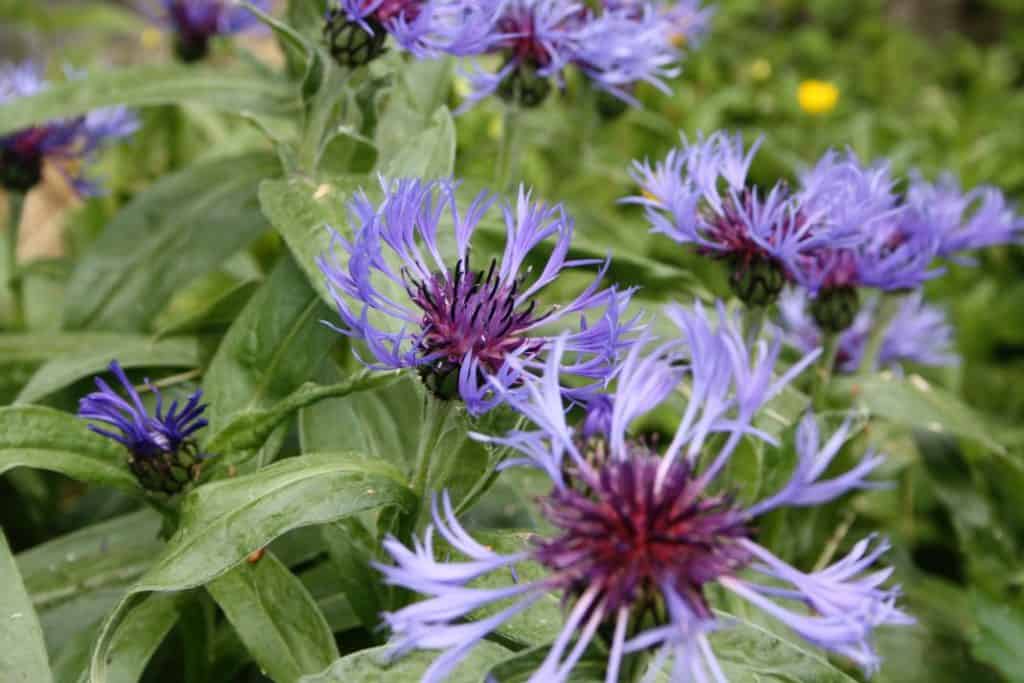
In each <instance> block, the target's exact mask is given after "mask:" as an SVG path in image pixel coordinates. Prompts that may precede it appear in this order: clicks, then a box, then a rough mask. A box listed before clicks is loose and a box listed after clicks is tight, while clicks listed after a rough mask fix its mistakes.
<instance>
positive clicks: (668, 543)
mask: <svg viewBox="0 0 1024 683" xmlns="http://www.w3.org/2000/svg"><path fill="white" fill-rule="evenodd" d="M637 448H644V447H642V446H637ZM644 450H645V451H646V450H647V449H646V448H644ZM661 462H662V460H661V459H660V458H659V457H657V456H654V455H646V454H643V453H642V452H641V453H640V454H635V455H632V456H631V457H630V459H628V460H618V459H609V460H608V461H607V462H605V463H604V464H603V465H601V466H600V468H599V469H598V470H597V474H596V476H593V477H590V479H592V481H586V482H582V481H581V482H577V483H578V484H579V485H570V486H567V487H566V488H565V489H562V490H558V489H556V490H555V491H554V492H553V493H552V494H551V495H549V496H548V497H547V498H546V499H544V500H543V501H542V507H543V510H544V513H545V516H546V517H547V518H548V520H549V521H551V522H552V523H553V524H554V525H555V526H556V527H558V528H559V529H560V530H561V533H560V534H559V535H558V536H556V537H555V538H554V539H552V540H549V541H542V542H541V543H540V544H539V545H538V547H537V549H536V550H535V553H534V555H535V559H536V560H537V561H538V562H540V563H541V564H543V565H545V566H546V567H548V568H549V569H550V570H551V571H552V572H553V573H554V575H555V576H556V577H558V579H559V580H560V581H561V583H562V584H563V587H564V588H566V589H567V590H568V591H569V592H570V593H575V594H579V593H582V592H583V591H585V590H587V589H588V588H592V587H594V586H597V587H598V588H599V592H600V595H601V598H600V602H599V603H596V604H602V605H603V608H604V610H605V612H606V613H609V614H612V613H614V612H615V611H616V610H617V609H618V608H620V607H622V606H630V607H636V606H639V607H641V608H644V607H647V608H652V609H656V608H657V602H656V601H657V597H658V596H659V595H661V594H662V593H663V592H664V590H665V589H672V590H674V591H675V592H676V593H677V594H678V595H679V596H680V597H681V598H682V599H683V600H685V601H686V602H687V604H688V605H689V606H690V608H691V609H692V610H693V611H694V613H696V614H697V615H699V616H701V617H710V609H709V607H708V604H707V601H706V600H705V598H704V594H703V586H704V584H706V583H708V582H710V581H713V580H715V579H716V578H718V577H719V576H721V575H723V574H729V573H732V572H735V571H736V570H738V569H740V568H742V567H744V566H746V565H747V564H748V563H749V562H750V559H751V558H750V555H749V553H748V552H747V551H746V550H744V548H743V547H742V546H741V545H740V543H739V541H740V540H741V539H744V538H747V537H749V536H750V530H749V528H748V527H747V526H746V525H745V523H744V517H743V516H742V513H741V512H740V511H739V510H737V509H736V508H735V507H733V505H732V501H731V499H730V498H728V497H727V496H721V495H717V496H711V495H706V494H705V493H704V491H703V490H701V488H700V486H699V484H698V483H697V482H696V481H695V480H694V478H693V477H692V472H691V471H690V468H689V467H688V466H686V465H684V464H679V463H675V464H673V465H672V466H671V467H670V468H669V470H668V472H667V474H666V476H665V477H664V480H663V481H662V482H661V483H660V485H658V483H657V472H658V467H659V465H660V464H661Z"/></svg>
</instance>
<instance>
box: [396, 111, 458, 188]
mask: <svg viewBox="0 0 1024 683" xmlns="http://www.w3.org/2000/svg"><path fill="white" fill-rule="evenodd" d="M396 106H397V105H396ZM388 112H389V113H390V112H391V108H389V109H388ZM395 118H396V119H397V121H391V119H390V118H388V117H385V118H384V119H382V120H381V123H380V126H384V125H386V124H390V125H392V126H394V127H396V128H399V129H401V127H402V126H405V125H409V124H412V120H411V117H408V116H407V115H406V113H405V112H403V113H402V114H399V115H396V116H395ZM378 130H379V128H378ZM412 130H417V129H415V128H414V129H412ZM379 145H380V153H379V156H378V157H377V170H378V171H379V172H380V173H382V174H383V175H385V176H387V177H390V178H401V177H416V178H446V177H448V176H450V175H451V174H452V172H453V170H454V168H455V122H454V121H452V115H451V112H449V111H448V108H447V107H440V108H439V109H437V110H436V111H435V112H434V113H433V115H432V116H431V117H430V121H429V122H428V125H427V127H426V128H422V129H420V132H418V133H413V134H412V135H411V136H410V131H409V130H406V131H405V136H404V137H402V138H401V143H399V144H396V145H395V146H394V147H393V148H392V147H391V146H389V145H386V144H385V143H383V142H382V143H379Z"/></svg>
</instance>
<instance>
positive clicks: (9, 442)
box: [0, 406, 139, 492]
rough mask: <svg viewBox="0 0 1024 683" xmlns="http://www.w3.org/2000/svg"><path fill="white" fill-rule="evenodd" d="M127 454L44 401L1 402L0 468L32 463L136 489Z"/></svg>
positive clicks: (126, 489)
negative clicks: (38, 403)
mask: <svg viewBox="0 0 1024 683" xmlns="http://www.w3.org/2000/svg"><path fill="white" fill-rule="evenodd" d="M126 460H127V456H126V454H125V451H124V449H123V448H121V447H120V446H119V445H118V444H116V443H115V442H113V441H111V440H110V439H105V438H103V437H102V436H99V435H97V434H93V433H92V432H91V431H89V430H88V429H86V426H85V421H84V420H81V419H79V418H77V417H75V416H74V415H70V414H68V413H64V412H61V411H59V410H53V409H51V408H44V407H42V406H14V407H9V408H0V474H3V473H4V472H6V471H7V470H10V469H12V468H14V467H32V468H35V469H41V470H48V471H50V472H59V473H61V474H64V475H67V476H69V477H71V478H73V479H78V480H79V481H84V482H88V483H90V484H100V485H104V486H112V487H114V488H119V489H123V490H125V491H132V492H137V491H139V486H138V484H137V483H136V481H135V477H133V476H132V474H131V472H129V471H128V467H127V465H126Z"/></svg>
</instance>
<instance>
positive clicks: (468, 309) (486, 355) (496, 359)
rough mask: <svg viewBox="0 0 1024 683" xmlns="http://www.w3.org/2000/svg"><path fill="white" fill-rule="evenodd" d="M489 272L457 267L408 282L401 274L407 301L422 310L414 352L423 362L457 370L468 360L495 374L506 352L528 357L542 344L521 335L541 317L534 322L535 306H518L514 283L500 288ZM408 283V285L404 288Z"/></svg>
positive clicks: (520, 303) (498, 280)
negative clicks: (468, 355) (453, 367)
mask: <svg viewBox="0 0 1024 683" xmlns="http://www.w3.org/2000/svg"><path fill="white" fill-rule="evenodd" d="M496 266H497V263H496V262H495V261H491V265H490V268H488V270H487V271H486V272H485V271H483V270H478V271H475V272H474V271H470V270H468V259H467V263H464V262H463V261H461V260H460V261H459V263H458V264H457V265H456V266H455V272H454V274H452V273H451V272H445V273H437V274H435V275H434V276H433V277H431V278H430V279H429V280H427V281H425V282H414V281H413V280H412V279H411V278H410V277H409V274H408V272H407V271H403V273H404V275H405V279H406V283H407V285H406V287H407V291H408V292H409V296H410V297H411V299H412V301H413V302H414V303H415V304H416V305H417V306H419V307H420V308H421V309H422V310H423V318H422V321H421V323H420V325H421V330H422V332H421V334H420V338H419V347H420V351H421V353H422V355H423V357H424V358H428V359H430V360H437V361H441V362H443V363H446V364H448V365H449V366H458V365H460V364H461V362H462V360H463V359H464V358H465V356H466V355H467V354H470V355H472V356H473V357H474V358H475V359H476V360H477V361H479V362H480V364H481V365H482V367H483V369H486V370H487V371H488V372H492V373H494V372H497V371H498V370H499V369H500V368H501V367H502V365H503V364H504V362H505V357H506V356H507V355H508V354H510V353H512V352H517V351H519V352H523V353H526V354H527V355H531V354H533V353H536V352H537V351H539V350H540V348H541V346H542V345H543V342H541V341H539V340H532V339H530V337H528V336H527V331H528V330H529V329H530V328H531V327H533V326H534V325H536V324H537V323H538V322H539V321H540V320H542V319H543V317H544V316H539V317H537V316H534V314H533V313H534V309H535V308H536V302H535V301H532V300H530V301H529V302H525V301H519V299H520V297H519V295H518V292H519V285H520V280H518V279H517V280H513V281H512V284H511V285H509V284H507V283H503V282H502V280H501V278H500V277H499V276H498V274H497V273H496V272H495V268H496ZM410 283H411V284H410Z"/></svg>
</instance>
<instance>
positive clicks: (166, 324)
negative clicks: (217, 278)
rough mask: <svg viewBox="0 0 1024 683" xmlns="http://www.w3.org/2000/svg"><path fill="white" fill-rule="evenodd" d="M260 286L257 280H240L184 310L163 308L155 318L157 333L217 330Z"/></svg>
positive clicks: (236, 314)
mask: <svg viewBox="0 0 1024 683" xmlns="http://www.w3.org/2000/svg"><path fill="white" fill-rule="evenodd" d="M259 286H260V282H259V281H258V280H243V281H241V282H237V283H235V284H234V285H231V286H230V287H228V288H227V289H223V290H221V291H219V292H217V293H216V294H213V295H208V296H206V297H205V298H204V299H203V300H202V301H198V302H196V305H195V306H194V307H193V308H190V309H189V310H187V311H181V312H179V311H177V310H175V311H171V310H167V311H164V312H163V313H162V314H161V315H160V317H159V318H158V319H156V320H155V321H154V323H155V325H156V335H157V336H158V337H161V338H162V337H167V336H170V335H174V334H190V333H196V332H202V331H207V330H211V329H217V331H220V330H222V329H223V328H226V327H227V326H228V325H230V324H231V323H232V322H234V321H235V319H236V318H237V317H238V316H239V315H240V314H241V312H242V309H243V308H245V305H246V304H247V303H249V300H250V299H252V297H253V294H255V292H256V290H257V289H259ZM204 294H205V293H204ZM172 306H173V304H172Z"/></svg>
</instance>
